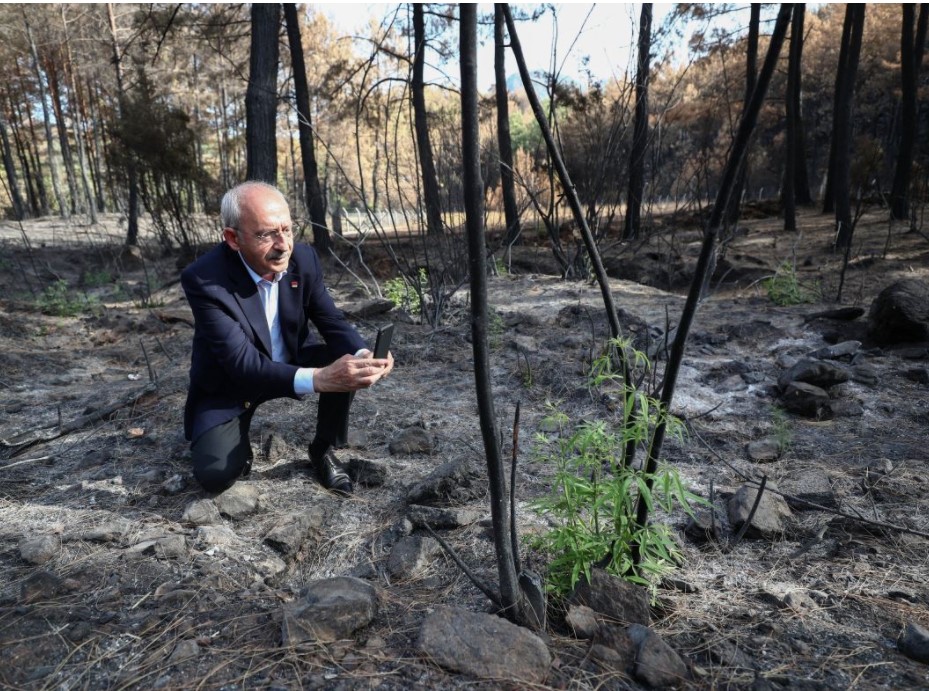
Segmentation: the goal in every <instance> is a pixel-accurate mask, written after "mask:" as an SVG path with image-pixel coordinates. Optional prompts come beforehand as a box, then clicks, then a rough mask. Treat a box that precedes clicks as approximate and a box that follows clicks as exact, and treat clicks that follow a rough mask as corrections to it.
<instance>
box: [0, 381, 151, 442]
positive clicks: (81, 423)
mask: <svg viewBox="0 0 929 691" xmlns="http://www.w3.org/2000/svg"><path fill="white" fill-rule="evenodd" d="M157 388H158V387H157V385H156V384H155V383H154V382H150V383H148V384H146V385H145V386H143V387H142V388H141V389H137V390H136V391H130V392H129V393H127V394H126V395H124V396H123V397H122V398H120V399H119V400H117V401H115V402H113V403H110V404H109V405H107V406H104V407H103V408H98V409H97V410H94V411H93V412H90V413H87V414H86V415H81V416H80V417H77V418H74V419H73V420H70V421H68V422H59V424H58V425H56V426H55V427H51V428H39V429H32V430H28V431H26V432H22V433H20V434H17V435H15V436H13V437H11V438H10V439H0V446H2V447H5V448H8V449H15V450H14V451H13V453H12V454H11V456H16V455H18V454H20V453H22V452H23V451H25V450H26V449H28V448H29V447H31V446H34V445H36V444H40V443H42V442H46V441H52V440H53V439H58V438H59V437H63V436H65V435H66V434H70V433H71V432H76V431H77V430H79V429H82V428H83V427H86V426H87V425H89V424H91V423H94V422H97V421H98V420H101V419H103V418H105V417H107V416H108V415H112V414H113V413H115V412H116V411H117V410H119V409H121V408H125V407H126V406H127V405H131V404H133V403H135V402H136V401H138V400H139V399H140V398H142V396H145V395H146V394H150V393H153V392H154V391H155V390H156V389H157Z"/></svg>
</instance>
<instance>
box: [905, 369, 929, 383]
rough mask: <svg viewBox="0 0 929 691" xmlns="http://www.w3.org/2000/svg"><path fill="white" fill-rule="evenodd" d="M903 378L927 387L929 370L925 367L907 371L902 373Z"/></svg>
mask: <svg viewBox="0 0 929 691" xmlns="http://www.w3.org/2000/svg"><path fill="white" fill-rule="evenodd" d="M903 376H904V377H906V378H907V379H909V380H910V381H914V382H916V383H917V384H922V385H923V386H927V385H929V369H926V368H925V367H918V368H916V369H909V370H907V371H906V372H904V373H903Z"/></svg>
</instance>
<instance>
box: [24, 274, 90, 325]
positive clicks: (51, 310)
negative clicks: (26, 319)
mask: <svg viewBox="0 0 929 691" xmlns="http://www.w3.org/2000/svg"><path fill="white" fill-rule="evenodd" d="M38 302H39V309H40V310H42V313H43V314H49V315H51V316H53V317H75V316H77V315H79V314H83V313H84V312H88V311H93V310H94V309H96V308H97V307H98V306H99V304H100V303H99V300H97V299H96V298H88V297H87V296H86V295H85V294H84V293H78V294H75V293H74V291H73V290H72V289H71V287H70V286H69V285H68V282H67V281H65V280H64V279H58V280H57V281H55V282H54V283H52V284H51V285H50V286H48V287H47V288H46V289H45V290H44V291H43V292H42V294H41V295H40V296H39V301H38Z"/></svg>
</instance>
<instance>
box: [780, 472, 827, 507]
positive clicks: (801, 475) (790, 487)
mask: <svg viewBox="0 0 929 691" xmlns="http://www.w3.org/2000/svg"><path fill="white" fill-rule="evenodd" d="M784 491H785V492H786V493H787V494H788V495H789V496H788V497H787V498H786V499H787V504H788V505H789V506H790V507H791V508H792V509H797V510H800V511H804V510H807V511H808V510H810V509H812V508H813V507H811V506H809V505H808V504H805V503H804V502H812V503H814V504H819V505H820V506H827V507H829V508H838V505H839V504H838V502H837V501H836V498H835V492H833V491H832V482H831V480H830V478H829V476H828V475H827V474H826V473H825V472H823V471H822V470H814V469H810V470H801V471H800V472H798V473H796V474H794V475H792V476H791V477H790V479H789V480H785V481H784ZM794 497H795V498H796V499H799V500H800V501H796V500H795V499H794ZM762 501H763V500H762Z"/></svg>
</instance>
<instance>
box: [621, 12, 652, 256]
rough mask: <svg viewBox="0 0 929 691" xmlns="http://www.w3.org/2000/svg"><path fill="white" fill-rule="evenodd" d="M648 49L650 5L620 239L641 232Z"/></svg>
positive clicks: (642, 32)
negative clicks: (624, 216)
mask: <svg viewBox="0 0 929 691" xmlns="http://www.w3.org/2000/svg"><path fill="white" fill-rule="evenodd" d="M651 46H652V3H650V2H646V3H642V12H641V13H640V15H639V59H638V62H637V64H636V74H635V123H634V124H633V127H632V150H631V151H630V152H629V194H628V196H627V198H626V225H625V227H624V229H623V238H624V239H626V240H631V239H632V238H636V237H638V236H639V233H640V231H641V229H642V228H641V225H642V222H641V213H642V193H643V192H644V190H645V147H646V145H647V144H648V72H649V69H650V65H651V60H650V56H649V53H650V52H651Z"/></svg>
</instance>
